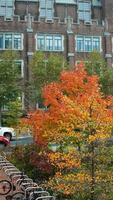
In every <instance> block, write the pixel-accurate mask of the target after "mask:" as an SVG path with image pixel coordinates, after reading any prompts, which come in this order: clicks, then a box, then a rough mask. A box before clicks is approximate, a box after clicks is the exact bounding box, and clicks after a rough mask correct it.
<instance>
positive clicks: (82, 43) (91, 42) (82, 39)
mask: <svg viewBox="0 0 113 200" xmlns="http://www.w3.org/2000/svg"><path fill="white" fill-rule="evenodd" d="M76 51H77V52H92V51H99V52H100V51H101V37H100V36H84V35H80V36H79V35H78V36H76Z"/></svg>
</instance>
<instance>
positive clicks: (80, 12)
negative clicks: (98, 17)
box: [78, 0, 91, 22]
mask: <svg viewBox="0 0 113 200" xmlns="http://www.w3.org/2000/svg"><path fill="white" fill-rule="evenodd" d="M80 4H81V6H83V8H80V7H79V6H80ZM82 4H83V5H82ZM85 4H88V5H89V8H87V7H86V8H85ZM87 14H88V15H87ZM81 16H82V17H81ZM86 16H88V17H86ZM80 20H83V21H85V22H91V2H90V1H83V0H81V1H79V2H78V21H80Z"/></svg>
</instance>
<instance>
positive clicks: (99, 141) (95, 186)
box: [28, 64, 113, 200]
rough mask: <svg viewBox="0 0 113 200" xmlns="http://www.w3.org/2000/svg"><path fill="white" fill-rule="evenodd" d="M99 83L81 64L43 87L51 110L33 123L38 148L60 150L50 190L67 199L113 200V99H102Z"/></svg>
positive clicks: (34, 115)
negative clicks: (51, 146) (112, 143)
mask: <svg viewBox="0 0 113 200" xmlns="http://www.w3.org/2000/svg"><path fill="white" fill-rule="evenodd" d="M98 81H99V78H98V77H97V76H96V75H88V74H87V72H86V71H85V70H84V67H83V66H82V65H81V64H80V65H79V66H78V67H76V69H74V70H73V71H70V72H63V73H62V74H61V76H60V81H59V82H56V83H55V82H54V83H51V84H49V85H47V86H45V87H44V90H43V97H44V99H45V102H44V103H45V106H47V107H48V110H46V111H40V110H37V111H36V112H33V113H31V115H30V118H29V119H28V122H29V123H30V124H31V126H32V129H33V133H34V137H35V141H36V142H37V143H38V144H39V145H40V144H41V145H44V144H45V145H48V144H49V143H56V144H59V145H60V148H59V149H58V150H57V151H56V152H52V151H51V152H50V153H49V159H50V162H51V164H52V165H53V166H55V168H56V173H55V175H54V176H53V177H51V178H50V180H49V182H48V183H47V186H48V187H51V188H52V189H53V190H54V191H57V192H59V193H61V194H62V198H64V199H66V198H67V199H75V200H78V199H81V200H102V199H103V200H110V199H112V198H113V187H112V180H113V166H112V164H111V162H112V160H113V154H112V152H113V148H112V146H111V147H110V146H109V145H108V146H107V145H106V143H107V140H108V138H111V135H112V130H113V97H109V98H108V97H105V96H104V95H103V93H102V92H101V91H100V86H99V84H98ZM41 141H43V142H42V143H41ZM108 155H109V156H108Z"/></svg>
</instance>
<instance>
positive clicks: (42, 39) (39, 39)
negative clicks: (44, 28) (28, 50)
mask: <svg viewBox="0 0 113 200" xmlns="http://www.w3.org/2000/svg"><path fill="white" fill-rule="evenodd" d="M37 48H38V49H39V50H45V37H44V36H41V35H40V36H38V37H37Z"/></svg>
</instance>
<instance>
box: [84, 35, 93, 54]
mask: <svg viewBox="0 0 113 200" xmlns="http://www.w3.org/2000/svg"><path fill="white" fill-rule="evenodd" d="M85 51H86V52H91V51H92V38H91V37H85Z"/></svg>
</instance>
